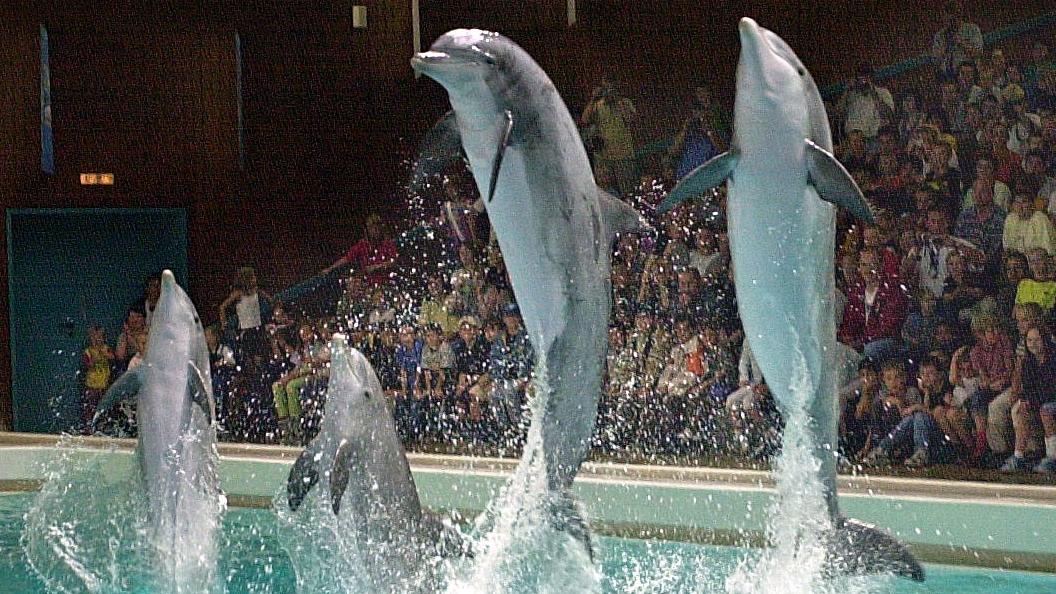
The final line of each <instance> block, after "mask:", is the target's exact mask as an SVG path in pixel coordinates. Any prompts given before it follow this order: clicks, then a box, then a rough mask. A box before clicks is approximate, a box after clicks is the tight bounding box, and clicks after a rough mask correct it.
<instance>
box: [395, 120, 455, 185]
mask: <svg viewBox="0 0 1056 594" xmlns="http://www.w3.org/2000/svg"><path fill="white" fill-rule="evenodd" d="M462 158H463V157H462V134H461V133H460V132H459V130H458V119H457V118H456V117H455V112H454V111H449V112H447V113H446V114H444V117H442V118H440V120H438V121H437V122H436V124H433V127H432V128H431V129H430V130H429V132H427V133H426V134H425V138H423V139H422V143H421V145H420V146H419V147H418V157H417V158H416V159H415V163H414V171H413V173H411V181H410V183H409V184H407V191H408V192H409V193H410V194H412V195H417V194H420V193H421V191H422V189H423V188H424V187H425V186H426V185H427V184H428V182H429V178H431V177H434V176H438V175H440V174H442V173H443V172H444V170H445V169H447V168H448V167H450V166H451V164H452V163H455V162H456V161H458V160H459V159H462Z"/></svg>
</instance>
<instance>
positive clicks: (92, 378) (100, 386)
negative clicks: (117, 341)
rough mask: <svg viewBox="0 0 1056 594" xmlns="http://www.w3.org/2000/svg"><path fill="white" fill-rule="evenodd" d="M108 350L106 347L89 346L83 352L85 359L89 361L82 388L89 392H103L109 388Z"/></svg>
mask: <svg viewBox="0 0 1056 594" xmlns="http://www.w3.org/2000/svg"><path fill="white" fill-rule="evenodd" d="M109 352H110V348H109V347H107V346H106V345H102V346H90V347H88V348H87V349H85V350H84V356H85V358H86V359H87V360H88V361H90V363H89V365H88V371H87V373H85V375H84V387H86V388H88V389H89V390H105V389H106V388H107V387H109V386H110V359H109V358H108V357H107V354H109Z"/></svg>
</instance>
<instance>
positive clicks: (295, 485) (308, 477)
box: [286, 448, 319, 511]
mask: <svg viewBox="0 0 1056 594" xmlns="http://www.w3.org/2000/svg"><path fill="white" fill-rule="evenodd" d="M317 455H318V453H317V452H315V451H314V450H313V449H311V448H306V449H305V450H304V451H303V452H301V455H300V456H298V457H297V461H296V462H294V463H293V468H291V469H290V474H289V476H288V477H286V501H287V502H289V504H290V510H291V511H297V508H299V507H301V503H303V502H304V498H305V497H306V496H307V495H308V491H311V490H312V487H314V486H315V484H316V483H318V482H319V467H318V465H317V463H316V457H317Z"/></svg>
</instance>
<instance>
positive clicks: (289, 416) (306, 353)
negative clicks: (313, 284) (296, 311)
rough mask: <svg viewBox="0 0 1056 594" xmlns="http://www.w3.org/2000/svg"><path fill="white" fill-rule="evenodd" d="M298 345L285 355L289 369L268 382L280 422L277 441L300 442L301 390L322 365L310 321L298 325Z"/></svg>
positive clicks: (318, 344) (301, 435)
mask: <svg viewBox="0 0 1056 594" xmlns="http://www.w3.org/2000/svg"><path fill="white" fill-rule="evenodd" d="M297 333H298V339H299V340H298V342H299V345H300V346H299V348H296V349H295V350H294V351H293V352H291V353H290V354H289V355H288V361H289V366H290V367H291V368H292V369H290V370H289V371H288V372H286V373H284V374H283V375H282V376H281V377H279V379H278V380H276V381H275V382H273V383H272V384H271V394H272V397H273V398H274V401H275V417H276V419H277V420H278V424H279V440H280V442H281V443H282V444H283V445H294V444H296V443H297V442H299V441H301V440H302V438H303V434H302V432H301V390H303V389H304V387H305V385H306V384H307V383H308V381H309V380H310V379H311V378H312V375H313V374H314V373H315V372H316V371H317V369H318V366H319V365H321V364H323V361H322V359H323V358H322V357H321V356H320V352H319V351H320V349H321V348H322V345H321V344H320V343H319V340H318V336H317V335H316V333H315V329H313V328H312V326H311V325H310V324H302V325H301V326H300V328H298V331H297Z"/></svg>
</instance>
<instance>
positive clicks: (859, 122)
mask: <svg viewBox="0 0 1056 594" xmlns="http://www.w3.org/2000/svg"><path fill="white" fill-rule="evenodd" d="M943 13H944V16H945V22H944V26H943V28H942V29H941V30H940V31H938V32H937V33H936V34H935V36H934V38H933V42H932V55H933V57H934V58H935V64H936V67H937V68H936V70H937V72H936V76H935V78H934V80H933V81H929V82H926V83H925V84H923V85H922V86H919V87H910V86H909V84H908V83H903V81H901V80H899V79H895V80H893V81H885V84H887V85H889V86H890V87H891V91H889V90H888V89H887V88H885V87H884V86H881V85H880V84H879V83H878V82H877V78H878V77H877V76H875V75H874V71H873V69H872V67H871V66H870V65H869V64H868V63H867V62H866V61H863V62H862V63H861V65H860V67H859V68H858V69H857V71H856V76H855V78H854V80H853V82H852V83H851V84H849V85H848V86H847V88H846V91H845V93H844V95H843V96H842V97H840V98H839V99H838V101H837V102H836V104H835V107H834V109H832V112H831V114H830V115H831V116H832V118H833V123H834V124H836V125H834V126H833V129H834V130H836V131H837V136H836V138H835V139H834V140H835V141H836V145H837V146H836V154H837V156H838V158H839V159H840V160H841V162H842V163H843V165H844V166H845V167H846V168H847V169H848V171H849V172H850V173H851V174H852V175H853V176H854V177H855V179H856V180H859V182H860V185H861V187H862V189H863V191H864V192H865V193H866V196H867V198H868V199H869V201H870V203H871V204H873V205H874V207H876V208H877V225H875V226H872V225H870V226H865V225H861V224H859V223H855V222H851V221H849V220H847V219H844V218H842V217H841V220H840V224H839V227H838V233H839V235H838V237H839V238H840V242H839V244H838V245H839V246H840V248H839V249H838V250H837V253H835V254H834V256H835V258H836V263H837V267H838V271H837V286H838V287H839V294H838V295H837V296H836V302H837V309H838V312H839V313H840V315H839V316H838V318H837V324H838V334H837V336H838V339H839V340H840V341H841V342H842V343H843V345H845V346H844V347H841V348H847V349H853V350H854V351H856V352H857V353H858V356H861V357H862V358H861V359H860V362H859V363H858V364H857V365H858V366H857V370H858V374H857V378H854V379H853V381H850V382H848V383H847V384H845V385H843V386H841V387H840V452H841V456H842V458H841V460H842V462H844V463H867V464H870V465H877V466H879V465H888V464H891V463H892V461H895V460H900V461H902V463H903V464H905V465H906V466H910V467H923V466H928V465H933V464H945V463H956V464H959V465H971V466H980V467H990V468H997V467H1000V468H1001V469H1002V470H1005V471H1008V472H1030V471H1037V472H1043V473H1050V474H1051V473H1053V472H1056V388H1054V387H1053V386H1056V381H1054V379H1056V371H1053V369H1056V363H1054V361H1056V357H1053V356H1052V354H1053V352H1054V351H1053V346H1054V336H1053V334H1052V332H1051V331H1050V330H1049V328H1052V327H1053V321H1054V319H1056V315H1054V314H1056V268H1054V266H1053V260H1052V259H1053V257H1054V255H1056V232H1054V229H1056V227H1054V224H1053V220H1054V217H1056V100H1054V99H1053V97H1056V67H1054V66H1053V61H1052V58H1051V57H1050V55H1049V52H1048V48H1047V47H1046V46H1045V44H1043V43H1038V44H1035V45H1034V46H1033V47H1031V48H1029V49H1030V53H1029V56H1028V57H1027V59H1026V60H1017V59H1016V57H1015V55H1014V52H1013V51H1011V50H1010V49H1008V48H1005V49H1002V48H995V49H993V50H988V53H984V52H983V51H982V48H983V44H982V36H981V32H980V30H979V27H978V26H976V25H974V24H972V23H971V22H970V21H969V20H968V19H967V18H966V16H965V14H964V10H963V7H962V6H961V4H960V3H959V2H948V3H947V4H946V5H945V7H944V10H943ZM892 91H893V92H894V94H895V96H897V97H898V98H899V100H898V102H897V103H896V101H895V100H894V99H893V97H892ZM693 97H694V99H693V104H692V105H691V106H690V110H689V111H690V113H689V116H688V117H687V118H686V119H685V120H684V122H683V124H682V125H681V126H680V127H678V128H677V129H678V132H679V133H678V134H677V136H676V138H675V143H674V145H673V146H670V150H669V152H668V153H667V155H666V158H665V159H657V160H656V162H649V160H648V159H639V154H638V153H637V152H636V151H637V149H638V148H639V147H638V145H637V143H636V139H635V136H634V132H635V122H636V119H637V110H636V108H635V105H634V102H633V101H632V100H631V99H630V98H626V97H622V96H620V95H619V94H617V93H616V91H615V88H614V86H613V85H612V84H611V83H610V82H609V81H607V80H606V81H602V83H601V84H600V85H599V86H598V87H597V89H595V92H594V93H593V95H592V97H591V99H590V101H589V102H588V104H587V105H586V108H585V109H584V111H583V113H582V117H581V120H580V123H581V125H582V126H583V133H584V140H585V142H586V143H587V145H588V150H589V152H590V153H591V156H592V158H593V163H594V167H595V177H596V179H597V181H598V182H599V184H600V185H602V186H603V187H605V188H606V189H608V190H611V191H612V192H613V193H614V194H618V195H620V196H621V197H622V198H625V199H627V200H629V201H631V202H633V203H635V204H637V205H640V206H641V207H642V208H641V209H642V211H643V213H644V214H645V215H646V216H648V217H651V218H652V223H653V226H654V228H655V229H657V230H658V231H659V233H658V235H657V236H654V237H636V236H624V237H620V238H619V240H618V242H617V244H616V245H615V246H613V268H612V278H613V302H614V307H613V313H612V322H611V327H610V328H609V334H608V341H609V352H608V359H607V370H608V374H607V378H606V380H607V384H606V389H605V390H604V393H603V395H602V400H601V403H600V406H599V411H600V412H599V421H598V431H597V437H596V439H595V444H596V446H597V447H598V448H599V449H600V450H606V451H613V452H616V451H619V452H630V453H633V454H643V455H648V454H651V453H655V452H659V451H666V452H675V453H685V454H695V455H706V456H734V457H752V458H756V459H758V458H760V457H764V456H765V455H767V454H768V453H769V452H771V451H772V450H773V446H774V444H775V443H777V442H778V441H779V440H778V439H777V438H778V435H779V431H780V430H781V418H780V414H779V413H778V411H777V410H776V408H775V406H774V402H773V399H772V397H771V396H770V392H769V389H768V387H767V384H766V382H765V379H764V378H763V377H762V373H761V371H760V370H759V368H758V364H757V363H756V362H755V360H754V358H753V357H752V354H751V349H750V348H749V345H748V342H747V341H745V340H744V338H743V332H742V330H741V328H740V325H739V321H738V320H737V315H736V312H737V310H736V301H735V298H734V291H733V285H732V280H731V279H732V271H731V269H730V252H729V239H728V237H727V235H726V229H725V223H724V221H723V214H722V213H724V211H725V209H724V204H723V200H724V191H723V190H721V189H720V190H719V191H718V192H716V193H715V196H714V197H713V198H711V199H712V200H713V201H714V203H715V204H713V205H705V204H699V205H698V204H687V205H683V206H682V207H680V208H678V209H675V210H674V211H673V212H671V213H669V214H667V215H664V216H658V215H656V214H655V212H654V211H653V209H652V207H651V206H650V205H651V204H655V203H656V201H657V200H658V199H661V198H662V195H663V191H664V190H665V189H669V188H670V186H671V184H672V183H673V182H674V181H676V180H677V178H678V177H681V176H683V175H685V174H686V173H687V172H688V171H690V170H691V169H692V168H693V167H696V166H698V165H700V164H701V163H703V162H704V161H705V160H706V159H708V158H709V157H711V156H712V155H714V154H716V152H718V151H721V150H725V148H726V143H727V142H728V141H729V125H728V121H729V117H728V114H725V113H724V112H723V110H722V108H721V107H720V106H719V105H718V103H717V102H716V101H715V100H714V99H713V98H712V96H711V93H710V91H709V89H708V87H706V86H703V85H701V86H698V87H696V88H695V89H694V90H693ZM677 123H678V122H673V124H677ZM672 131H675V127H674V126H673V127H672ZM471 187H472V184H470V183H459V182H458V181H457V180H454V181H452V183H449V184H446V185H445V195H444V196H443V197H442V207H441V208H442V211H443V216H441V217H439V218H438V219H437V220H436V221H427V222H426V223H425V224H427V225H439V226H441V227H444V228H443V229H439V232H437V233H432V234H427V236H429V237H433V238H434V239H433V240H432V241H434V242H435V243H436V244H437V245H436V246H434V247H435V249H436V251H437V252H440V253H443V254H444V256H442V257H440V258H439V259H438V260H437V262H436V266H434V267H432V268H428V267H427V268H424V269H423V267H422V266H421V264H422V263H421V262H416V263H415V269H414V270H413V271H412V270H403V269H402V268H401V266H398V265H397V258H398V256H399V254H398V252H397V249H396V243H395V242H394V241H393V239H391V238H388V237H386V236H385V232H384V229H383V227H382V226H381V219H380V217H378V216H377V215H376V214H373V215H371V216H370V217H368V219H367V220H366V233H365V235H364V237H363V238H362V239H361V240H360V241H359V242H357V243H356V244H355V245H354V246H353V247H352V248H350V249H349V250H348V252H347V253H346V254H344V255H343V256H342V257H341V258H340V259H338V260H337V261H336V262H334V263H333V264H332V265H330V266H328V267H327V268H326V269H324V272H325V273H335V274H340V275H341V276H342V277H344V278H342V282H343V283H344V285H343V293H342V296H341V299H340V300H339V302H338V304H337V306H336V308H334V309H333V310H331V311H329V312H326V313H324V314H322V315H313V316H307V315H305V312H297V315H295V316H294V318H295V319H296V323H294V321H293V320H291V319H289V318H288V317H286V316H285V315H283V313H282V310H283V305H284V304H281V303H278V302H275V301H274V300H273V299H271V298H270V297H269V296H268V295H267V294H266V293H264V292H263V291H261V290H260V289H259V288H258V286H257V278H256V274H255V273H254V271H253V269H251V268H242V269H240V270H239V272H238V275H237V277H236V279H235V283H234V288H233V290H232V291H231V293H230V295H229V296H228V298H227V299H225V300H224V302H223V303H222V304H220V307H219V321H220V325H221V326H220V329H218V328H216V327H210V328H209V329H208V331H207V341H208V343H209V349H210V356H211V361H212V372H213V376H214V392H215V393H216V398H217V404H218V415H219V418H220V422H221V425H222V427H223V431H224V432H223V436H224V438H225V439H234V440H252V441H268V442H274V441H278V442H281V443H290V444H295V443H303V442H304V441H305V440H307V439H310V437H311V433H312V432H313V431H314V428H315V426H316V425H315V421H314V420H313V419H317V418H318V415H319V414H320V411H321V407H322V397H323V395H325V385H326V381H327V373H326V362H327V359H328V352H327V350H326V340H327V339H328V337H329V335H330V334H331V333H332V332H335V331H344V332H347V333H349V335H350V338H351V340H352V342H353V344H354V345H355V346H357V347H358V348H360V349H362V350H363V351H364V352H365V353H366V354H367V356H368V358H369V359H370V360H371V362H372V363H373V364H374V366H375V369H376V370H377V372H378V375H379V378H380V379H381V381H382V385H383V387H384V389H385V392H386V395H387V396H388V397H389V398H390V399H391V400H392V404H393V409H394V413H395V416H396V418H397V422H398V427H399V429H400V431H401V433H402V435H403V437H404V438H405V439H406V440H407V441H409V442H412V443H415V444H421V443H422V442H426V443H427V444H430V445H433V446H435V445H437V444H453V443H460V442H466V443H469V444H478V445H480V444H485V445H489V446H496V445H499V446H500V447H501V446H502V445H503V444H507V443H508V442H507V440H510V439H512V440H514V443H516V441H517V440H520V439H523V436H524V435H523V426H524V423H523V420H524V415H525V414H526V403H527V401H528V400H529V399H530V396H531V378H532V366H533V363H534V354H533V351H532V346H531V344H530V342H529V340H528V336H527V334H526V332H525V329H524V326H523V322H522V320H521V317H520V312H519V309H518V306H517V304H516V302H515V301H514V295H513V291H512V287H511V286H510V284H509V278H508V275H507V272H506V269H505V265H504V262H503V258H502V254H501V252H500V251H499V249H498V246H497V244H496V242H495V241H494V237H488V232H487V230H486V229H481V228H480V227H481V222H482V221H486V216H485V213H483V212H482V211H481V210H480V208H479V207H480V204H481V203H480V202H479V199H478V198H477V197H476V196H475V194H473V193H472V192H470V191H469V190H468V189H469V188H471ZM716 210H717V211H718V212H719V213H720V214H719V216H715V214H714V212H715V211H716ZM775 256H776V255H775ZM346 267H351V270H346ZM405 277H407V278H406V280H408V281H411V282H406V283H405V282H404V280H405ZM411 277H414V278H411ZM152 294H153V289H152V287H151V286H149V285H148V290H147V295H146V297H145V299H144V300H143V301H142V302H141V303H139V304H136V305H134V306H133V307H132V308H130V310H129V312H128V316H127V318H126V320H124V324H123V327H122V330H121V333H120V335H119V336H118V340H117V341H116V345H115V347H114V349H113V352H112V353H110V354H109V355H108V354H107V353H108V352H109V347H107V346H106V340H105V336H103V335H102V334H101V333H100V332H98V331H97V330H95V329H93V330H92V332H91V341H90V345H89V346H88V347H87V350H86V351H85V360H84V370H85V373H84V383H83V387H84V389H85V403H86V408H85V416H86V418H87V416H88V415H89V409H90V408H91V406H92V404H93V403H94V402H95V401H96V400H97V398H98V394H99V393H100V390H103V389H105V387H106V384H107V383H108V382H109V381H111V379H112V378H113V377H115V376H116V374H117V373H118V372H120V371H122V370H123V369H124V368H125V367H126V366H131V365H135V364H136V362H137V360H138V359H139V358H141V356H142V352H143V350H144V349H145V348H146V332H147V330H148V327H149V324H148V322H147V320H148V318H149V315H150V313H151V311H152V308H153V303H154V302H156V297H154V298H153V300H152V299H151V295H152ZM285 305H286V306H287V307H289V306H290V304H285ZM335 314H336V318H333V319H331V318H328V317H326V316H327V315H335ZM221 329H222V331H221ZM1014 345H1018V346H1014ZM137 353H138V357H135V356H134V355H136V354H137ZM738 355H739V356H740V365H739V366H737V367H735V364H734V362H735V361H737V358H736V357H737V356H738ZM111 358H112V366H111V364H110V363H109V362H110V361H111ZM855 359H857V356H856V357H855ZM111 368H112V369H111ZM1050 368H1051V369H1050ZM735 369H736V370H737V371H739V373H738V374H737V376H736V377H735V375H734V374H735ZM1050 376H1051V377H1050ZM910 378H913V381H910ZM258 427H263V429H257V428H258ZM132 429H133V430H134V427H133V428H132Z"/></svg>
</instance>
